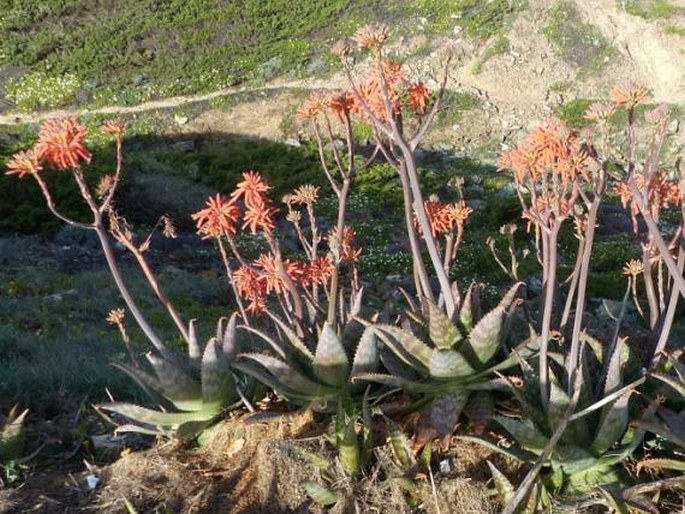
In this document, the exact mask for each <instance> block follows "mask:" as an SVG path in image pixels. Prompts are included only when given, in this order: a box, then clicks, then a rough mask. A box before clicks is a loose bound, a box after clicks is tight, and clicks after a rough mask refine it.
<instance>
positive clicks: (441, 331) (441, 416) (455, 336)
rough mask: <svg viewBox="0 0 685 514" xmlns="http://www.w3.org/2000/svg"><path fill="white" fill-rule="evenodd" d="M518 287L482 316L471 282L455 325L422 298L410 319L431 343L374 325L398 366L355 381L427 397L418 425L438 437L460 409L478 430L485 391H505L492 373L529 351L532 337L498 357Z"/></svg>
mask: <svg viewBox="0 0 685 514" xmlns="http://www.w3.org/2000/svg"><path fill="white" fill-rule="evenodd" d="M520 286H521V284H520V283H519V284H516V285H514V286H513V287H512V288H511V289H509V291H508V292H507V293H506V294H505V295H504V297H503V298H502V300H501V301H500V303H499V305H497V306H496V307H495V308H494V309H493V310H491V311H490V312H488V313H487V314H485V315H484V316H482V317H480V316H479V310H480V308H479V305H480V301H479V294H478V290H479V288H478V287H475V286H472V287H471V288H470V289H469V292H468V293H467V295H466V296H465V298H464V300H463V301H462V302H461V305H460V307H459V310H458V320H457V322H456V323H455V322H453V321H452V320H451V319H450V318H448V317H447V316H446V315H445V314H444V313H443V312H442V310H441V309H439V308H438V307H437V306H436V305H434V304H432V303H430V302H425V306H424V309H423V310H424V315H423V316H420V315H418V314H417V313H416V312H414V313H411V317H412V318H413V319H414V321H415V323H414V324H415V325H418V330H416V331H417V332H419V333H421V332H423V333H424V334H423V335H424V336H425V335H427V338H428V339H429V340H430V344H428V343H426V342H424V341H423V340H422V339H421V338H420V337H419V336H417V335H415V333H413V332H412V331H410V330H407V329H402V328H398V327H395V326H390V325H374V326H373V327H372V328H373V330H374V332H375V333H377V334H378V337H379V339H380V340H381V341H382V343H383V344H384V346H385V348H387V349H388V350H390V352H391V354H392V355H393V356H394V357H396V358H398V359H399V361H401V364H402V366H397V365H396V364H392V360H385V361H384V363H385V364H386V367H387V368H388V370H389V371H390V373H389V374H380V373H376V374H369V373H365V374H362V375H359V376H358V377H357V379H363V380H369V381H375V382H379V383H382V384H385V385H388V386H391V387H398V388H402V389H404V390H405V391H408V392H413V393H418V394H421V395H424V396H425V397H427V398H429V399H430V402H431V403H430V407H429V415H428V416H426V417H424V418H423V425H424V426H425V427H426V429H427V430H428V432H434V433H435V434H437V435H438V436H439V437H440V438H442V439H443V440H445V439H446V438H448V437H449V436H450V435H451V434H452V432H453V431H454V428H455V426H456V424H457V421H458V418H459V416H460V414H461V412H462V411H463V410H465V409H466V410H468V411H469V412H470V414H471V417H472V418H473V419H474V421H475V422H476V425H477V429H478V430H482V428H483V427H484V425H485V424H487V421H488V418H489V416H490V415H491V412H492V407H493V402H492V400H491V395H490V392H491V391H492V390H497V389H506V384H505V383H504V382H503V380H502V379H501V378H500V377H498V376H497V372H500V371H504V370H506V369H509V368H512V367H514V366H516V365H517V364H518V362H519V360H520V359H522V358H527V357H528V356H529V355H530V354H531V353H532V352H533V346H534V343H535V340H527V341H525V342H524V343H522V344H521V345H519V346H518V347H517V348H516V349H514V350H513V351H511V352H509V353H508V355H504V356H502V357H499V355H500V350H502V348H503V343H504V340H505V339H506V337H507V335H508V325H509V321H510V319H511V314H512V313H513V309H514V307H515V305H516V303H517V301H516V294H517V292H518V289H519V287H520ZM426 329H427V334H425V332H426ZM407 368H409V369H408V370H407ZM407 371H409V373H408V372H407Z"/></svg>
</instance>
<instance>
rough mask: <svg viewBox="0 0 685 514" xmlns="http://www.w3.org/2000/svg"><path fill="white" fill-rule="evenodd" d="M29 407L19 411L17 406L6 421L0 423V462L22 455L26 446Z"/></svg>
mask: <svg viewBox="0 0 685 514" xmlns="http://www.w3.org/2000/svg"><path fill="white" fill-rule="evenodd" d="M26 414H28V409H26V410H25V411H23V412H22V413H21V414H20V413H19V410H18V408H17V407H16V406H15V407H14V408H12V410H11V411H10V412H9V415H8V416H7V419H6V420H5V422H4V423H1V424H0V464H4V463H7V462H9V461H11V460H14V459H16V458H18V457H19V455H21V451H22V449H23V446H24V431H23V424H24V419H25V418H26Z"/></svg>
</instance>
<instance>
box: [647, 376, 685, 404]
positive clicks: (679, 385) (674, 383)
mask: <svg viewBox="0 0 685 514" xmlns="http://www.w3.org/2000/svg"><path fill="white" fill-rule="evenodd" d="M649 376H651V377H654V378H656V379H657V380H660V381H661V382H663V383H664V384H666V385H668V386H670V387H672V388H673V389H675V390H676V391H677V392H678V394H680V395H681V396H683V397H684V398H685V383H683V382H680V381H678V380H675V379H674V378H673V377H669V376H668V375H662V374H660V373H650V375H649Z"/></svg>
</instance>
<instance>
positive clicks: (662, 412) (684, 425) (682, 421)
mask: <svg viewBox="0 0 685 514" xmlns="http://www.w3.org/2000/svg"><path fill="white" fill-rule="evenodd" d="M683 412H685V411H683ZM683 412H681V413H680V414H676V413H675V412H673V411H672V410H671V409H667V408H666V407H659V410H658V413H659V417H660V418H661V419H663V420H664V421H665V422H666V425H667V426H668V428H669V429H670V430H671V432H672V433H673V434H677V435H678V436H679V437H681V438H685V417H683ZM681 446H683V449H685V445H681Z"/></svg>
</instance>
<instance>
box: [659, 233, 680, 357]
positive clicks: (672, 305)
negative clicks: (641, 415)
mask: <svg viewBox="0 0 685 514" xmlns="http://www.w3.org/2000/svg"><path fill="white" fill-rule="evenodd" d="M684 245H685V241H684V242H681V244H680V248H679V249H678V262H677V265H678V269H679V270H680V273H681V274H682V273H683V269H684V268H685V249H684V248H683V246H684ZM679 299H680V295H679V294H678V290H677V289H676V288H675V285H674V286H673V287H672V288H671V296H670V298H669V299H668V307H667V308H666V313H665V314H664V319H663V322H662V326H661V333H660V334H659V341H658V342H657V344H656V347H655V348H654V353H653V355H652V363H654V362H656V359H657V357H658V355H659V354H661V352H663V351H664V349H665V348H666V343H668V336H669V335H670V333H671V327H672V326H673V319H674V317H675V311H676V307H677V306H678V300H679Z"/></svg>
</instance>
